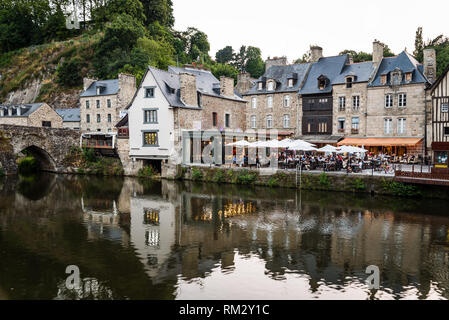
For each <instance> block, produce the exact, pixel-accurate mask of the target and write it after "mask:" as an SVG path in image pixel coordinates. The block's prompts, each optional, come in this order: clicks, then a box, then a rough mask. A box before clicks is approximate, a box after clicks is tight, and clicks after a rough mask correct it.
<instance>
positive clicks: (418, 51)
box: [413, 27, 424, 61]
mask: <svg viewBox="0 0 449 320" xmlns="http://www.w3.org/2000/svg"><path fill="white" fill-rule="evenodd" d="M423 50H424V40H423V37H422V27H418V30H416V36H415V51H413V55H414V56H415V58H416V59H417V60H418V61H422V54H423Z"/></svg>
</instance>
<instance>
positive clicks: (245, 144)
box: [226, 140, 252, 147]
mask: <svg viewBox="0 0 449 320" xmlns="http://www.w3.org/2000/svg"><path fill="white" fill-rule="evenodd" d="M251 145H252V144H251V143H250V142H248V141H246V140H240V141H237V142H234V143H229V144H227V145H226V146H227V147H228V146H235V147H250V146H251Z"/></svg>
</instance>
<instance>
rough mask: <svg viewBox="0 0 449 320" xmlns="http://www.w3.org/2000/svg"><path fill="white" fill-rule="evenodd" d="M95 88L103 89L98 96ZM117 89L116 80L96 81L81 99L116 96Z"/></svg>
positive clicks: (117, 83)
mask: <svg viewBox="0 0 449 320" xmlns="http://www.w3.org/2000/svg"><path fill="white" fill-rule="evenodd" d="M97 86H101V87H103V89H102V90H101V92H100V94H99V95H97ZM118 89H119V82H118V79H113V80H98V81H95V82H94V83H92V84H91V85H90V87H89V88H87V90H86V91H84V92H83V93H82V94H81V97H95V96H108V95H114V94H117V92H118Z"/></svg>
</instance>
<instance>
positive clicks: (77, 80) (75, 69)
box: [56, 57, 86, 87]
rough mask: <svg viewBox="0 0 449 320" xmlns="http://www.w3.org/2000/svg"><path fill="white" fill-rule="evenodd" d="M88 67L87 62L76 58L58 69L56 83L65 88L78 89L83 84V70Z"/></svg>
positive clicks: (65, 62)
mask: <svg viewBox="0 0 449 320" xmlns="http://www.w3.org/2000/svg"><path fill="white" fill-rule="evenodd" d="M84 67H86V62H85V61H83V60H81V58H79V57H75V58H73V59H70V60H68V61H64V63H63V64H62V65H61V66H60V67H58V69H57V78H56V81H57V82H58V83H59V84H60V85H62V86H65V87H76V86H80V85H82V84H83V76H82V71H81V70H82V69H83V68H84Z"/></svg>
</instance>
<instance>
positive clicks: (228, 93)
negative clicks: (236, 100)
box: [220, 76, 234, 97]
mask: <svg viewBox="0 0 449 320" xmlns="http://www.w3.org/2000/svg"><path fill="white" fill-rule="evenodd" d="M220 94H221V95H222V96H225V97H234V79H232V78H228V77H225V76H221V77H220Z"/></svg>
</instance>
